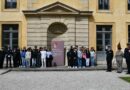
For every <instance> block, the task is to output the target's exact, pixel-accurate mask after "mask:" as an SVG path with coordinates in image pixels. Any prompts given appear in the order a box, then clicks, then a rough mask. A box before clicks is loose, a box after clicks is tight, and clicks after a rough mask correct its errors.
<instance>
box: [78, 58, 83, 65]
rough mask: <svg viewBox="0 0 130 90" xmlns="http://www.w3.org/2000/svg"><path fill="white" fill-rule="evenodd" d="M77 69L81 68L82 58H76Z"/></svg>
mask: <svg viewBox="0 0 130 90" xmlns="http://www.w3.org/2000/svg"><path fill="white" fill-rule="evenodd" d="M78 67H82V58H78Z"/></svg>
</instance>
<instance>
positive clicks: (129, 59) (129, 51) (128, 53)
mask: <svg viewBox="0 0 130 90" xmlns="http://www.w3.org/2000/svg"><path fill="white" fill-rule="evenodd" d="M124 57H125V59H126V64H127V69H128V71H127V74H130V43H128V44H127V48H125V50H124Z"/></svg>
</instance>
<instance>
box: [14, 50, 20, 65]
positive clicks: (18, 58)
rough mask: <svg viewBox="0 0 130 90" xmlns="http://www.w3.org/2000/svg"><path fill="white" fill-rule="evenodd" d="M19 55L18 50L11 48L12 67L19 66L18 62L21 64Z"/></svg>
mask: <svg viewBox="0 0 130 90" xmlns="http://www.w3.org/2000/svg"><path fill="white" fill-rule="evenodd" d="M21 62H22V61H21V56H20V50H19V49H18V48H17V49H14V50H13V64H14V67H19V66H20V64H21Z"/></svg>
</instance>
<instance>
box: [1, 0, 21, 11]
mask: <svg viewBox="0 0 130 90" xmlns="http://www.w3.org/2000/svg"><path fill="white" fill-rule="evenodd" d="M2 3H3V4H2V11H19V9H20V0H16V3H17V5H16V8H5V4H6V0H2Z"/></svg>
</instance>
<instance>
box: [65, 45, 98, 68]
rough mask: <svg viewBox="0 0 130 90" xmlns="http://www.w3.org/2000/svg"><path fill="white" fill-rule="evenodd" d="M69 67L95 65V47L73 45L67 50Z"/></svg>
mask: <svg viewBox="0 0 130 90" xmlns="http://www.w3.org/2000/svg"><path fill="white" fill-rule="evenodd" d="M67 59H68V67H69V68H85V67H89V66H95V65H96V63H95V61H96V52H95V50H94V48H93V47H91V50H89V48H86V47H80V48H78V46H75V47H73V46H71V47H70V50H69V51H68V52H67Z"/></svg>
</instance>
